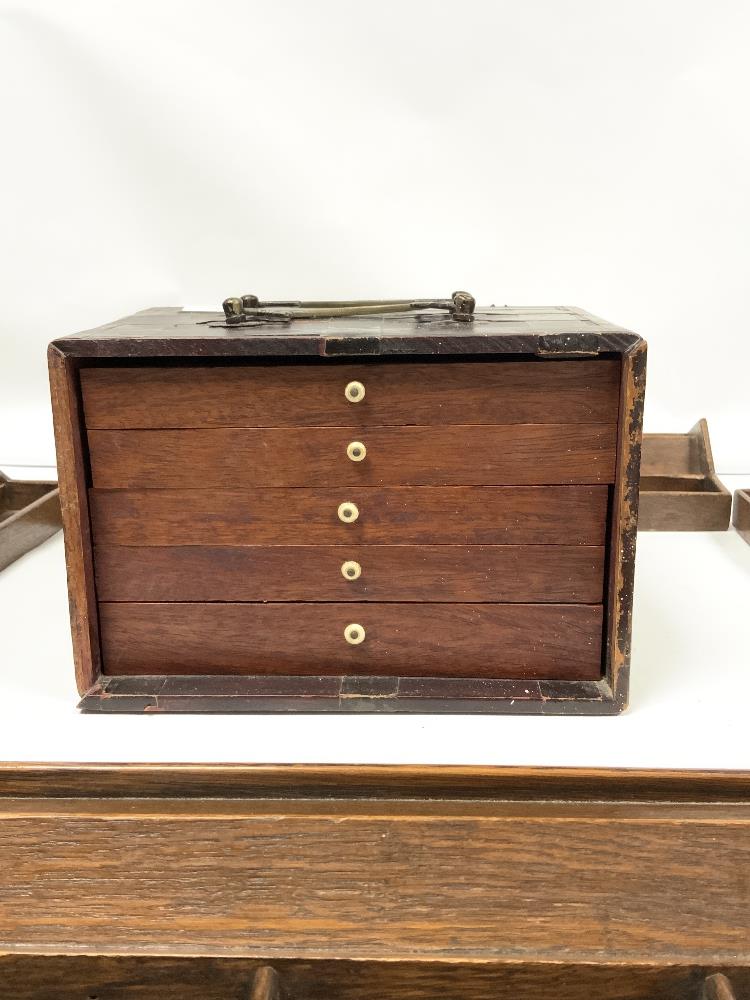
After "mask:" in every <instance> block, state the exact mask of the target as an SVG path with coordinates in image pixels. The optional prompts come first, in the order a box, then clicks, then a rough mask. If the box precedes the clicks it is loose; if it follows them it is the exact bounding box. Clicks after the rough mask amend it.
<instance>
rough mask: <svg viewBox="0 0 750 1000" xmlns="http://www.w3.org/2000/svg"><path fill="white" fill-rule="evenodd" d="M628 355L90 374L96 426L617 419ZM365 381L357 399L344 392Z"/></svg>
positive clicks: (90, 422) (90, 411) (89, 413)
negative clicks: (621, 371) (624, 360)
mask: <svg viewBox="0 0 750 1000" xmlns="http://www.w3.org/2000/svg"><path fill="white" fill-rule="evenodd" d="M619 369H620V362H619V360H616V359H605V360H594V361H587V360H583V361H557V362H549V361H543V362H539V361H520V362H503V361H485V362H481V363H475V364H471V363H466V362H458V363H455V364H454V363H450V364H443V363H441V364H424V363H421V364H420V363H413V364H412V363H404V364H382V363H381V364H377V363H375V364H372V363H371V364H368V363H367V362H359V363H355V364H348V363H347V364H328V365H315V364H306V365H274V366H271V365H244V366H229V365H211V366H205V367H189V368H180V367H170V366H168V365H165V366H163V367H158V368H154V367H139V368H135V367H134V368H89V369H84V370H83V371H82V372H81V387H82V391H83V401H84V408H85V412H86V423H87V426H88V427H90V428H120V429H133V428H169V427H287V426H295V425H296V426H327V425H330V426H348V427H367V426H373V425H383V426H384V425H388V424H395V425H403V424H457V423H461V424H471V423H476V424H513V423H580V422H583V423H614V422H615V421H616V420H617V404H618V397H619ZM350 381H358V382H361V383H362V384H363V385H364V386H365V395H364V397H362V399H361V401H359V402H357V403H351V402H349V401H348V400H347V399H346V397H345V395H344V389H345V387H346V385H347V383H349V382H350Z"/></svg>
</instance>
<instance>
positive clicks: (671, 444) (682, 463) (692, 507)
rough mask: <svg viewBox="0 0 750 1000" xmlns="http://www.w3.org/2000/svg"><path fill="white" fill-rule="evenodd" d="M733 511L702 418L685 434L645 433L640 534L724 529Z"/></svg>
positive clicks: (727, 525) (726, 527) (705, 424)
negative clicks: (715, 468) (718, 474)
mask: <svg viewBox="0 0 750 1000" xmlns="http://www.w3.org/2000/svg"><path fill="white" fill-rule="evenodd" d="M731 509H732V494H731V493H730V492H729V490H728V489H727V488H726V487H725V486H724V485H723V484H722V483H721V482H720V480H719V479H718V478H717V476H716V472H715V470H714V460H713V455H712V453H711V441H710V439H709V436H708V424H707V423H706V421H705V420H699V421H698V423H697V424H696V425H695V427H693V428H692V429H691V430H690V431H689V432H688V433H687V434H644V435H643V450H642V455H641V485H640V504H639V514H638V530H639V531H727V530H728V528H729V517H730V512H731Z"/></svg>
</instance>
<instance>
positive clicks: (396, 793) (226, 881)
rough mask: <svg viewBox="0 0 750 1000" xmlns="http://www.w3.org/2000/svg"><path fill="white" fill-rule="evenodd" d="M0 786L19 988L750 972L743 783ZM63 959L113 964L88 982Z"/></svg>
mask: <svg viewBox="0 0 750 1000" xmlns="http://www.w3.org/2000/svg"><path fill="white" fill-rule="evenodd" d="M613 724H614V723H613ZM0 780H2V783H3V791H4V797H3V799H2V801H0V834H1V835H0V864H2V867H3V872H4V880H3V905H2V907H0V941H2V950H3V951H4V952H5V953H8V955H9V958H7V959H6V958H2V959H0V963H2V965H3V969H2V971H3V972H5V965H6V963H8V964H10V970H9V974H8V975H6V976H5V977H4V978H3V983H4V984H8V983H10V984H11V986H14V985H15V984H16V982H17V983H18V986H19V990H20V993H18V996H19V997H26V996H29V997H31V996H33V997H35V998H37V997H39V998H41V997H44V998H47V997H49V998H50V1000H52V997H54V998H55V1000H57V997H58V996H60V995H63V994H64V995H65V996H66V997H67V996H71V997H78V996H79V992H78V990H79V988H80V989H83V990H84V992H83V994H82V995H83V996H84V997H85V996H88V995H90V994H91V993H97V992H99V995H100V996H101V997H102V998H105V997H108V996H110V995H111V996H113V997H118V998H119V997H120V996H121V995H123V994H121V993H120V992H119V984H120V983H122V982H123V980H124V981H125V982H127V981H128V980H130V982H129V985H131V986H132V987H133V989H132V993H131V992H129V993H128V994H127V995H133V996H138V997H141V996H143V997H152V996H156V995H157V994H156V993H155V992H154V987H155V986H156V983H157V982H158V981H159V979H160V978H161V981H162V982H163V984H164V993H163V995H164V996H171V995H172V992H174V995H175V996H178V995H181V994H179V993H178V992H175V991H174V990H173V986H172V984H175V985H180V980H181V975H180V969H179V968H178V966H177V961H178V959H179V957H180V956H184V957H186V958H188V957H189V958H191V959H193V958H201V959H203V967H202V968H201V966H196V967H195V968H194V969H193V974H192V975H188V976H187V977H186V979H187V980H188V983H189V982H190V981H191V980H192V981H193V982H194V983H195V981H198V982H199V983H200V984H201V985H203V984H204V983H205V986H206V989H207V991H208V992H207V993H206V996H210V997H214V996H215V997H216V1000H219V998H220V997H221V996H222V993H220V992H218V991H214V992H212V990H213V989H214V986H215V985H217V984H220V985H221V986H222V987H223V988H224V990H226V991H228V992H227V995H229V996H235V995H236V996H238V997H239V996H240V995H243V994H244V993H245V992H246V988H247V985H248V982H249V978H250V977H249V976H248V978H246V979H244V980H239V979H231V980H229V979H227V978H225V977H228V976H229V974H230V969H238V962H237V960H243V961H245V962H246V963H247V964H245V965H244V966H242V968H243V971H244V972H245V974H246V975H247V974H248V973H252V971H253V969H254V968H255V964H256V963H258V964H260V963H263V964H269V963H270V964H272V965H274V966H275V967H277V969H278V971H279V974H280V977H281V980H282V984H283V985H284V986H285V987H286V988H288V990H289V995H290V997H292V998H293V997H300V1000H302V998H305V997H310V1000H312V997H320V998H323V997H332V998H334V1000H335V998H336V997H339V996H341V997H344V998H347V1000H368V998H369V997H372V996H374V995H375V996H384V997H390V996H394V997H399V998H402V1000H434V998H436V997H438V996H449V997H454V996H462V997H463V996H466V997H470V998H472V1000H485V998H486V1000H489V998H490V997H502V998H506V997H507V998H508V1000H510V997H513V996H522V997H524V998H528V1000H532V998H533V997H534V996H537V997H544V996H555V997H560V998H561V1000H562V998H564V1000H574V998H575V997H580V996H581V995H585V996H589V995H591V996H597V997H600V996H601V997H606V998H608V1000H615V998H617V1000H626V998H627V1000H631V998H632V1000H636V998H637V1000H643V998H645V997H649V998H650V997H654V998H656V997H658V998H660V1000H661V998H664V1000H667V998H672V997H675V998H677V997H682V996H686V997H693V996H695V997H697V996H698V995H699V990H700V984H701V981H702V979H703V978H704V976H705V975H706V973H707V972H716V971H718V970H719V969H721V968H722V967H723V968H724V969H725V971H726V972H727V973H728V974H729V975H730V976H731V978H732V980H733V982H734V984H735V986H736V987H737V995H738V997H741V996H742V995H743V993H742V992H741V989H746V988H747V984H748V982H749V980H748V973H747V969H748V966H750V934H749V933H748V931H749V929H750V909H749V907H748V899H747V893H746V892H744V891H743V886H742V878H741V877H740V878H739V880H738V873H740V875H741V873H743V872H745V871H747V870H748V866H749V865H750V846H749V845H750V839H749V838H748V833H749V832H750V814H749V813H748V806H747V788H748V780H747V774H745V773H735V774H732V773H726V772H725V773H716V774H708V773H705V772H703V773H700V774H697V775H693V774H691V773H690V772H661V773H660V774H656V773H648V772H616V771H602V772H597V771H588V772H581V771H576V770H567V771H566V770H559V769H558V770H553V771H549V770H546V769H538V770H533V769H530V770H529V769H526V770H524V769H503V768H500V769H497V768H483V769H475V768H447V769H445V768H440V767H437V768H435V767H433V768H389V767H368V768H356V767H348V768H332V767H329V768H325V767H320V766H318V767H309V766H305V765H297V766H294V767H285V768H277V767H273V766H262V767H245V766H242V765H237V766H234V767H227V766H222V765H216V764H212V765H210V766H205V767H201V766H197V765H192V766H184V767H179V766H170V767H164V766H159V765H156V766H154V765H151V766H149V765H130V766H128V765H125V766H119V767H118V766H111V765H110V766H109V767H108V766H107V765H93V766H92V765H89V766H76V767H73V766H70V765H69V766H68V767H53V766H47V767H46V768H45V767H44V766H40V765H22V766H20V767H19V766H18V765H5V766H4V767H3V768H2V769H0ZM113 793H114V795H115V796H117V797H115V798H112V797H111V795H112V794H113ZM14 795H15V796H19V797H17V798H13V797H12V796H14ZM253 795H256V796H257V795H261V796H263V797H261V798H252V797H250V796H253ZM467 795H468V796H469V798H468V799H467V798H466V796H467ZM65 796H71V797H69V798H66V797H65ZM519 900H520V901H522V905H520V904H519ZM13 953H15V956H13ZM22 955H26V956H32V955H33V956H35V957H36V958H37V959H40V957H41V956H44V955H49V956H50V960H51V962H50V967H49V971H50V972H51V971H52V969H53V968H54V966H53V964H52V960H53V956H54V961H56V962H58V965H57V967H56V969H55V977H56V978H55V981H54V983H49V984H48V985H45V982H44V979H43V978H41V977H40V978H37V976H36V974H35V972H34V971H33V969H31V970H29V980H27V981H25V980H24V978H23V976H22V970H21V968H19V966H21V965H22V964H24V963H26V964H27V968H28V964H30V962H31V959H30V957H29V958H25V959H23V960H22V958H21V956H22ZM63 955H68V956H71V960H70V961H71V965H72V966H73V968H71V969H70V973H69V975H70V979H68V977H67V975H64V972H65V970H64V968H63V965H62V960H61V959H60V958H59V957H58V956H63ZM83 955H86V956H92V955H98V956H109V958H108V959H107V961H106V965H107V968H106V970H102V974H103V977H106V978H102V979H99V978H98V977H96V975H95V972H96V970H95V969H90V968H89V969H84V965H86V964H87V963H89V962H90V961H91V959H90V958H83V957H82V956H83ZM10 956H13V957H10ZM72 956H81V957H75V958H73V957H72ZM126 956H128V957H129V958H130V962H127V963H123V965H120V966H116V965H115V963H120V962H121V961H122V959H123V958H125V957H126ZM147 956H152V957H154V959H155V961H157V962H167V960H171V962H169V964H170V965H171V968H168V969H162V970H161V974H160V973H159V972H157V971H156V969H154V974H153V975H152V974H151V971H150V969H149V961H148V958H147ZM210 959H215V960H219V959H220V960H221V964H219V963H218V962H217V964H216V965H215V966H214V965H213V963H212V962H209V960H210ZM16 962H17V963H18V966H17V965H16ZM347 962H349V963H351V964H350V965H348V966H347ZM355 963H356V964H355ZM397 963H403V964H397ZM576 963H580V965H581V966H588V968H589V971H590V972H591V974H592V976H593V974H594V971H595V970H596V971H598V973H599V975H598V976H594V978H592V979H591V980H589V979H587V978H586V970H585V969H584V968H583V967H581V968H579V969H576V968H575V967H574V966H575V964H576ZM212 966H213V968H212ZM462 966H463V968H462ZM639 966H642V968H640V969H639V968H638V967H639ZM700 966H707V967H708V968H704V969H703V970H701V968H699V967H700ZM662 967H664V968H662ZM732 967H734V969H736V972H735V971H733V968H732ZM14 968H15V969H17V970H18V971H17V972H14V971H13V969H14ZM191 968H192V967H191ZM74 970H76V971H74ZM391 970H392V975H391ZM470 970H475V971H476V974H477V978H476V979H474V978H473V977H472V975H471V974H470ZM490 970H492V972H493V973H495V974H496V975H497V979H496V978H495V975H491V976H490V975H489V974H490ZM459 971H461V973H462V974H465V975H466V982H465V983H464V984H463V985H462V983H461V979H460V978H452V976H453V973H454V972H455V973H456V974H458V972H459ZM662 973H663V974H664V975H665V977H667V978H666V979H665V980H664V981H662V980H661V978H660V977H661V974H662ZM87 974H89V975H91V978H89V979H87V978H86V976H87ZM631 977H632V978H631ZM735 977H737V978H735ZM33 986H36V987H37V989H38V991H39V992H34V991H33ZM55 987H57V991H56V992H55ZM86 987H88V989H86ZM93 987H99V990H98V991H97V989H93ZM308 989H310V990H311V992H310V993H308V992H307V990H308ZM170 990H172V992H170ZM340 991H341V992H340ZM10 995H12V996H13V997H14V998H15V997H16V992H15V990H11V993H10ZM185 995H187V996H194V995H195V996H197V995H199V994H198V993H197V992H188V993H187V994H185Z"/></svg>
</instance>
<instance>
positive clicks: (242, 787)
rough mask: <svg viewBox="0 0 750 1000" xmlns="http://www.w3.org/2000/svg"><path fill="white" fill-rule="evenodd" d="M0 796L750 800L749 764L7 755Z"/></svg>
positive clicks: (2, 765)
mask: <svg viewBox="0 0 750 1000" xmlns="http://www.w3.org/2000/svg"><path fill="white" fill-rule="evenodd" d="M0 797H1V798H6V799H7V798H44V799H48V800H55V799H60V798H66V799H70V798H80V799H84V800H86V799H101V798H105V799H109V798H112V799H118V798H131V799H152V798H157V799H158V798H169V799H174V798H181V799H186V800H187V799H205V798H210V799H222V798H227V799H246V798H250V799H258V798H261V799H262V798H279V799H286V800H293V801H299V802H303V801H306V800H309V799H319V798H340V799H367V800H372V799H382V800H384V801H401V800H404V799H407V800H410V801H433V800H435V799H436V798H442V799H446V800H457V801H467V800H468V801H480V802H482V801H491V802H495V801H519V802H526V801H544V800H552V801H554V802H557V803H560V802H643V803H647V804H653V803H709V804H737V803H739V804H747V803H750V770H738V771H728V770H684V769H682V770H676V769H671V770H653V769H639V768H576V767H504V766H501V767H498V766H489V765H483V766H478V765H473V766H468V765H415V764H397V765H394V764H360V765H357V764H280V763H275V764H228V763H225V764H222V763H216V764H185V763H159V764H151V763H149V764H143V763H122V764H120V763H117V764H114V763H86V764H81V763H72V762H71V763H49V762H1V763H0Z"/></svg>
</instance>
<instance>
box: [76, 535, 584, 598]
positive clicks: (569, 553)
mask: <svg viewBox="0 0 750 1000" xmlns="http://www.w3.org/2000/svg"><path fill="white" fill-rule="evenodd" d="M350 564H351V565H350ZM355 564H356V565H355ZM94 565H95V567H96V589H97V593H98V595H99V599H100V600H102V601H134V602H138V601H148V602H153V601H162V602H163V601H433V602H440V601H469V602H471V601H477V602H495V601H496V602H500V603H502V602H507V603H529V602H532V603H533V602H540V603H553V604H554V603H558V602H570V603H581V604H598V603H601V601H602V597H603V589H604V547H603V546H593V545H468V546H467V545H420V546H416V545H354V544H352V545H325V546H321V545H277V546H270V547H269V546H265V547H259V546H244V547H232V546H222V547H217V546H208V545H187V546H163V547H155V546H151V547H147V546H132V547H130V546H123V545H101V546H98V547H97V549H96V551H95V553H94ZM347 574H351V575H353V576H354V577H355V578H354V579H350V578H349V577H348V576H347ZM357 574H359V575H357Z"/></svg>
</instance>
